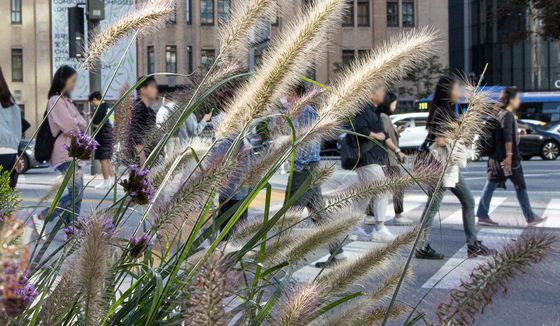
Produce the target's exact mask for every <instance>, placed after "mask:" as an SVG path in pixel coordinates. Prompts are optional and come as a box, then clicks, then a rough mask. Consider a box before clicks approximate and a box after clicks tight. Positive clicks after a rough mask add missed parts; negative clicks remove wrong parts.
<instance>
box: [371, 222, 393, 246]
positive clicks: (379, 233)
mask: <svg viewBox="0 0 560 326" xmlns="http://www.w3.org/2000/svg"><path fill="white" fill-rule="evenodd" d="M395 238H396V236H395V235H394V234H393V233H391V231H389V229H388V228H387V227H386V226H385V225H383V226H382V227H381V228H380V229H379V230H373V232H372V234H371V239H370V241H373V242H390V241H393V240H394V239H395Z"/></svg>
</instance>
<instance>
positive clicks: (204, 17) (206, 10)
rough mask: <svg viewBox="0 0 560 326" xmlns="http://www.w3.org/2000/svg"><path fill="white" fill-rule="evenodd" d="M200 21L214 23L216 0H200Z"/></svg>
mask: <svg viewBox="0 0 560 326" xmlns="http://www.w3.org/2000/svg"><path fill="white" fill-rule="evenodd" d="M200 23H201V24H202V25H214V0H200Z"/></svg>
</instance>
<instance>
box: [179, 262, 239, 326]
mask: <svg viewBox="0 0 560 326" xmlns="http://www.w3.org/2000/svg"><path fill="white" fill-rule="evenodd" d="M237 280H238V275H237V274H236V273H234V272H231V267H230V266H229V264H228V261H227V259H226V257H225V256H224V254H223V253H222V252H214V253H213V254H211V255H210V256H209V257H208V259H207V260H206V261H205V262H204V264H203V265H202V267H201V268H200V269H199V271H198V273H197V276H196V277H195V279H194V280H193V282H192V283H191V285H190V287H189V291H188V295H189V297H188V299H187V302H186V307H187V308H186V310H185V314H184V323H185V325H188V326H225V325H228V323H229V322H230V319H231V318H232V317H233V315H234V313H232V312H230V311H226V309H225V304H226V302H225V300H226V299H227V298H228V297H229V296H231V295H232V294H233V292H234V290H235V284H236V282H237Z"/></svg>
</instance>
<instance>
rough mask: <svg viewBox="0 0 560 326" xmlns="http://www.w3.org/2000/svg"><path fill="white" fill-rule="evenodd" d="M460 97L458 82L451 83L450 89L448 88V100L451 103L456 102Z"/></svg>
mask: <svg viewBox="0 0 560 326" xmlns="http://www.w3.org/2000/svg"><path fill="white" fill-rule="evenodd" d="M460 99H461V89H460V88H459V83H453V85H452V86H451V89H450V90H449V101H450V102H452V103H458V102H459V100H460Z"/></svg>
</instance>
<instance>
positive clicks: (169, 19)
mask: <svg viewBox="0 0 560 326" xmlns="http://www.w3.org/2000/svg"><path fill="white" fill-rule="evenodd" d="M165 22H166V23H167V24H171V25H173V24H177V3H176V2H175V3H173V12H172V13H170V14H169V16H168V17H167V20H166V21H165Z"/></svg>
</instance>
